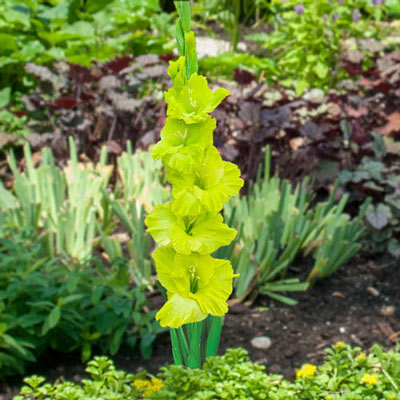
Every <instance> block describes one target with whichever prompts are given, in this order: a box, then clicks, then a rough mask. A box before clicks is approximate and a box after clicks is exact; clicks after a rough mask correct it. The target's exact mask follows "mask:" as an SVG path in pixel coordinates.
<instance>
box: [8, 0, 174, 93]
mask: <svg viewBox="0 0 400 400" xmlns="http://www.w3.org/2000/svg"><path fill="white" fill-rule="evenodd" d="M160 11H161V9H160V7H159V2H158V1H157V0H147V1H136V0H113V1H104V0H100V1H99V0H60V1H52V2H44V1H40V0H23V1H21V0H5V1H3V2H2V4H1V5H0V54H1V55H2V56H1V57H0V72H1V74H0V75H1V80H0V89H2V88H4V87H6V86H8V85H9V84H10V83H11V85H12V89H13V91H14V90H23V89H24V87H26V86H27V85H28V86H29V80H26V78H25V73H24V70H23V66H24V64H26V63H27V62H35V63H38V64H47V63H50V62H52V61H57V60H68V61H69V62H71V63H75V64H81V65H87V66H88V65H91V64H92V62H93V61H94V60H98V61H105V60H109V59H111V58H113V57H115V56H118V55H125V54H135V55H139V54H144V53H148V52H156V53H162V52H165V48H164V46H165V45H167V43H168V38H169V37H172V35H171V32H170V31H169V30H168V27H169V26H170V24H169V21H170V18H171V17H170V16H169V15H167V14H164V13H160ZM152 30H158V31H159V36H158V37H157V38H154V36H153V35H152V34H151V31H152Z"/></svg>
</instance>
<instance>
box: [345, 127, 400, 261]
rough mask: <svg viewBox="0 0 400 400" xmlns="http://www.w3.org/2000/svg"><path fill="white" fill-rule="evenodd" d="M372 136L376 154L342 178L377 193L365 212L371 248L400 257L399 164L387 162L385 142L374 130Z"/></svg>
mask: <svg viewBox="0 0 400 400" xmlns="http://www.w3.org/2000/svg"><path fill="white" fill-rule="evenodd" d="M372 135H373V137H374V139H375V144H374V146H373V150H374V153H375V156H374V157H364V158H363V159H362V160H361V163H360V164H359V165H357V166H356V167H354V168H352V169H350V170H344V171H342V172H341V173H340V176H339V178H340V181H341V183H342V184H345V185H347V186H348V187H349V188H350V189H351V186H352V185H359V186H361V187H363V188H364V190H365V192H366V193H371V194H372V195H374V200H373V204H369V205H368V209H367V213H366V221H367V224H368V226H369V228H370V232H369V235H368V237H367V242H366V246H367V247H368V249H369V250H372V251H373V252H374V253H376V252H378V253H386V252H388V253H389V254H391V255H392V256H393V257H395V258H400V241H399V235H400V197H399V193H400V177H399V171H400V165H399V163H396V162H394V163H390V164H389V163H387V162H385V161H384V157H385V156H386V144H385V142H384V140H383V139H382V136H381V135H380V134H378V133H376V132H372ZM350 193H351V194H353V193H352V192H350Z"/></svg>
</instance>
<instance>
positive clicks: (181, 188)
mask: <svg viewBox="0 0 400 400" xmlns="http://www.w3.org/2000/svg"><path fill="white" fill-rule="evenodd" d="M194 176H195V178H194ZM168 181H169V182H171V183H172V184H173V185H174V187H173V190H172V196H173V198H174V201H173V203H172V210H173V212H174V213H175V214H177V215H195V214H199V213H205V212H219V211H220V210H221V209H222V207H223V205H224V203H226V202H227V201H228V200H229V199H230V198H231V197H232V196H235V195H237V194H238V193H239V191H240V189H241V188H242V186H243V179H241V178H240V170H239V168H238V167H237V166H236V165H235V164H232V163H230V162H226V161H222V159H221V157H220V155H219V153H218V150H217V149H215V148H214V147H210V148H208V149H207V151H206V153H205V157H204V160H203V163H202V164H201V165H200V166H199V167H195V169H194V174H191V175H190V174H189V175H186V174H181V173H180V174H178V173H176V172H175V171H172V170H171V171H169V172H168Z"/></svg>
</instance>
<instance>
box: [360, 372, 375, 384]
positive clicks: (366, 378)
mask: <svg viewBox="0 0 400 400" xmlns="http://www.w3.org/2000/svg"><path fill="white" fill-rule="evenodd" d="M361 383H368V384H370V385H376V384H377V383H378V376H377V375H376V374H364V375H363V377H362V379H361Z"/></svg>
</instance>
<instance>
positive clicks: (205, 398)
mask: <svg viewBox="0 0 400 400" xmlns="http://www.w3.org/2000/svg"><path fill="white" fill-rule="evenodd" d="M399 350H400V349H399V348H397V349H396V350H389V351H387V352H384V351H383V350H382V349H381V348H380V347H379V346H377V345H375V346H373V348H372V349H371V352H370V353H369V354H368V355H367V354H365V353H362V352H361V349H360V348H357V347H355V348H351V347H350V346H348V345H346V344H344V343H341V342H338V343H337V344H336V345H334V346H332V347H331V348H328V349H327V350H326V356H325V360H324V363H323V364H322V365H320V366H312V365H309V364H308V365H305V366H303V368H302V370H305V371H307V373H305V374H300V373H299V372H298V373H297V378H296V379H295V380H294V381H288V380H286V379H283V377H282V376H280V375H274V374H266V373H265V372H264V367H263V366H261V365H257V364H254V363H252V362H250V361H248V360H247V352H246V351H245V350H243V349H230V350H228V351H227V352H226V354H225V355H224V356H219V357H210V358H209V359H208V360H207V362H206V363H205V364H204V366H203V368H202V369H189V368H184V367H182V366H176V365H171V366H169V367H166V368H162V370H161V373H160V374H159V378H161V379H162V382H161V381H159V380H156V381H155V380H154V379H153V380H152V382H155V383H156V385H155V384H153V386H156V387H155V388H154V390H152V392H153V393H150V392H149V393H148V395H147V396H146V395H144V396H143V397H142V396H139V397H138V393H137V391H135V389H134V387H135V386H138V385H137V383H138V382H143V381H144V380H143V377H144V374H143V377H140V378H141V379H137V378H138V377H134V376H132V375H130V374H126V373H124V372H122V371H115V369H114V366H113V365H112V363H111V362H110V361H108V360H107V359H106V358H103V357H101V358H100V357H98V358H96V359H95V360H94V361H91V362H90V363H89V367H88V368H87V372H89V373H90V374H91V375H92V378H91V379H86V380H84V381H83V385H82V386H79V385H76V384H72V383H69V382H61V383H56V384H54V385H50V384H45V383H44V379H43V378H41V377H37V376H33V377H31V378H27V379H25V383H26V384H27V386H24V387H23V388H22V390H21V394H20V395H18V396H16V397H14V400H24V399H32V398H34V399H37V400H45V399H47V398H51V399H54V400H66V399H68V400H75V399H82V400H91V399H93V400H94V399H97V398H102V399H105V400H114V399H115V400H119V399H121V400H122V399H137V398H145V399H158V400H171V399H174V400H211V399H213V400H217V399H221V400H222V399H224V400H237V399H240V400H287V399H298V400H377V399H384V400H399V399H400V390H399V387H400V368H399V365H400V353H399ZM135 380H136V383H135ZM96 396H97V397H96ZM124 396H125V397H124Z"/></svg>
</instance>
